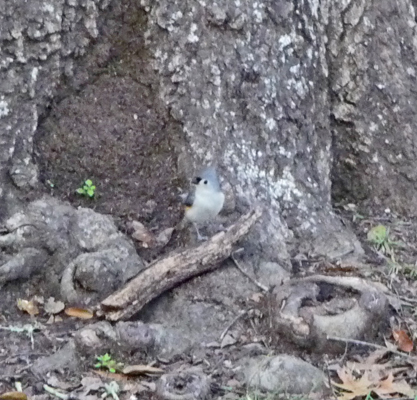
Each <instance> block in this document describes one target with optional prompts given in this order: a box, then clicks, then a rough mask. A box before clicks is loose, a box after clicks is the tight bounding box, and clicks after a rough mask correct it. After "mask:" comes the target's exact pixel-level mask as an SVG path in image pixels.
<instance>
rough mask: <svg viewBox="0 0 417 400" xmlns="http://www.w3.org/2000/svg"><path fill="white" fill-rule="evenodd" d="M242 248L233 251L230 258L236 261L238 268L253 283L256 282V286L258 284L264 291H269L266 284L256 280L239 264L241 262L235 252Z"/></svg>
mask: <svg viewBox="0 0 417 400" xmlns="http://www.w3.org/2000/svg"><path fill="white" fill-rule="evenodd" d="M240 251H241V250H240V249H239V250H237V251H235V252H234V253H232V254H231V255H230V258H231V259H232V260H233V262H234V263H235V266H236V268H237V269H238V270H239V271H240V272H241V273H242V274H243V275H245V276H246V278H248V279H249V280H250V281H251V282H252V283H254V284H255V285H256V286H258V288H260V289H261V290H263V291H264V292H269V289H268V288H267V287H266V286H265V285H262V283H259V282H258V281H257V280H255V279H254V278H252V277H251V276H250V275H249V274H248V273H247V272H246V271H245V270H244V269H243V268H242V267H241V266H240V264H239V262H238V261H237V260H236V257H235V254H236V253H238V252H240Z"/></svg>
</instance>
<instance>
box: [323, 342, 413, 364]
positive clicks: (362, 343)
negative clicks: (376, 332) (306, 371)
mask: <svg viewBox="0 0 417 400" xmlns="http://www.w3.org/2000/svg"><path fill="white" fill-rule="evenodd" d="M327 340H334V341H336V342H344V343H351V344H358V345H361V346H368V347H373V348H374V349H379V350H385V351H387V352H389V353H393V354H397V355H399V356H401V357H404V358H407V359H408V360H409V361H411V362H416V361H417V359H416V357H411V356H409V355H408V354H405V353H402V352H401V351H397V350H391V349H389V348H388V347H386V346H380V345H379V344H375V343H369V342H363V341H362V340H356V339H344V338H341V337H336V336H327Z"/></svg>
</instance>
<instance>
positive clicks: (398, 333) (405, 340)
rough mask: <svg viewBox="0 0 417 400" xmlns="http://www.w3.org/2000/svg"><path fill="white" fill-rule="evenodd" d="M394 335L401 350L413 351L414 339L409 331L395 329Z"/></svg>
mask: <svg viewBox="0 0 417 400" xmlns="http://www.w3.org/2000/svg"><path fill="white" fill-rule="evenodd" d="M392 336H393V337H394V340H395V342H396V343H397V346H398V348H399V349H400V350H402V351H406V352H408V353H409V352H410V351H413V341H412V340H411V339H410V338H409V337H408V335H407V332H405V331H403V330H401V329H394V330H393V331H392Z"/></svg>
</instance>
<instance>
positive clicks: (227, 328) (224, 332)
mask: <svg viewBox="0 0 417 400" xmlns="http://www.w3.org/2000/svg"><path fill="white" fill-rule="evenodd" d="M249 311H251V309H250V310H246V311H241V312H240V313H239V315H238V316H237V317H236V318H234V319H233V321H232V322H231V323H230V324H229V325H227V327H226V329H225V330H224V331H223V332H222V334H221V335H220V341H222V340H223V339H224V337H225V336H226V334H227V332H228V331H229V329H230V328H231V327H232V326H233V325H234V324H235V323H236V322H237V321H238V320H239V319H240V318H242V317H243V316H245V315H246V314H247V313H248V312H249Z"/></svg>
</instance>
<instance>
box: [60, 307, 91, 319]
mask: <svg viewBox="0 0 417 400" xmlns="http://www.w3.org/2000/svg"><path fill="white" fill-rule="evenodd" d="M65 314H67V315H68V316H70V317H76V318H80V319H90V318H93V317H94V314H93V313H92V312H91V311H90V310H85V309H83V308H77V307H69V308H66V309H65Z"/></svg>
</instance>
